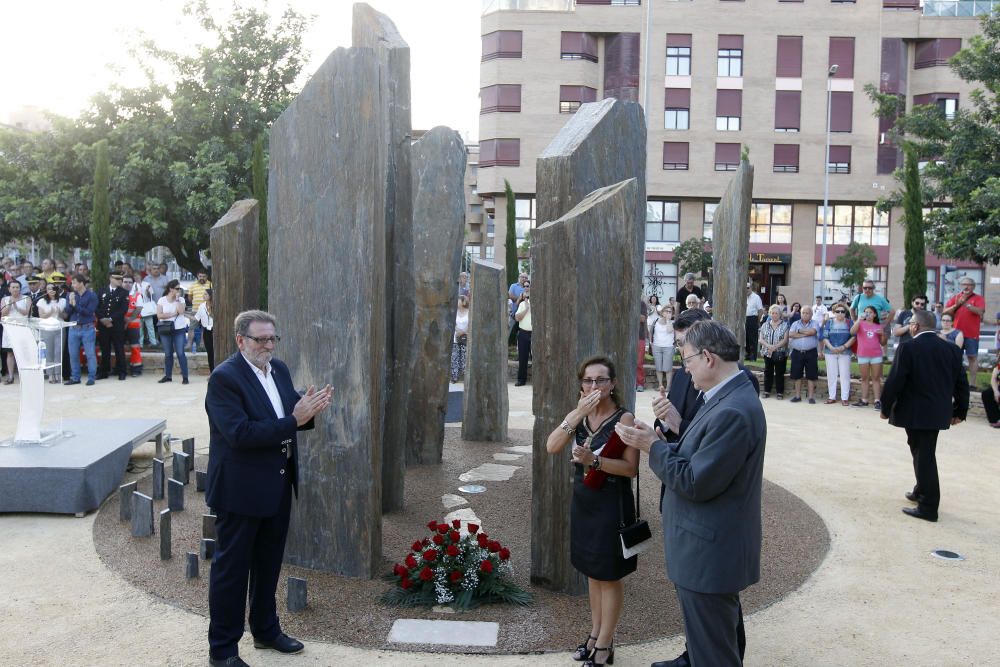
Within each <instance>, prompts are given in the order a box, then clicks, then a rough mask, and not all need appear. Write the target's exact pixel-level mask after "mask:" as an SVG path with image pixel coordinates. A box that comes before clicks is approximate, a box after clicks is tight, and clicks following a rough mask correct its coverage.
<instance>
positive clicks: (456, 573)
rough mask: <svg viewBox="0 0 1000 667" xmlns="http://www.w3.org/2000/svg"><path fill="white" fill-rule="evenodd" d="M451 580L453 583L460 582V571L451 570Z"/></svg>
mask: <svg viewBox="0 0 1000 667" xmlns="http://www.w3.org/2000/svg"><path fill="white" fill-rule="evenodd" d="M451 580H452V581H455V582H458V581H461V580H462V571H461V570H452V571H451Z"/></svg>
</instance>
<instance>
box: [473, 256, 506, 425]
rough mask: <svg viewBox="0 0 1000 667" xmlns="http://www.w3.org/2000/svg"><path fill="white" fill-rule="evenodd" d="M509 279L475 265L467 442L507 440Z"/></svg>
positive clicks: (487, 265)
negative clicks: (507, 296) (507, 295)
mask: <svg viewBox="0 0 1000 667" xmlns="http://www.w3.org/2000/svg"><path fill="white" fill-rule="evenodd" d="M506 278H507V275H506V270H505V269H504V267H502V266H500V265H499V264H494V263H493V262H487V261H484V260H480V259H477V260H475V261H474V262H473V263H472V282H471V295H472V299H471V301H472V304H471V312H470V313H469V345H468V351H467V356H466V362H465V367H466V371H465V391H464V393H463V396H462V439H463V440H484V441H489V442H504V441H505V440H506V439H507V412H508V409H509V408H508V402H507V335H508V331H507V299H506V294H507V280H506Z"/></svg>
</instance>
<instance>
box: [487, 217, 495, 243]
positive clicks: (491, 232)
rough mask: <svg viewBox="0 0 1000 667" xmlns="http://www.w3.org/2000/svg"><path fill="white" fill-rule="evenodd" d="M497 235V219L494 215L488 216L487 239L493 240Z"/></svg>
mask: <svg viewBox="0 0 1000 667" xmlns="http://www.w3.org/2000/svg"><path fill="white" fill-rule="evenodd" d="M496 234H497V226H496V218H494V217H493V216H492V215H488V216H486V238H488V239H492V238H494V237H495V236H496Z"/></svg>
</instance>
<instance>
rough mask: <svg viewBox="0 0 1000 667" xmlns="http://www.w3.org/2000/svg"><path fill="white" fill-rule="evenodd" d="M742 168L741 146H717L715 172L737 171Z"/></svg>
mask: <svg viewBox="0 0 1000 667" xmlns="http://www.w3.org/2000/svg"><path fill="white" fill-rule="evenodd" d="M739 166H740V144H715V170H716V171H736V169H737V168H738V167H739Z"/></svg>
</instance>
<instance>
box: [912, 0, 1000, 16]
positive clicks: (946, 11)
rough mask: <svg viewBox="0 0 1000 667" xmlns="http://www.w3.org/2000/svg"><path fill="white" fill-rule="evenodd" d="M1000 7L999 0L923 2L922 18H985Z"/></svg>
mask: <svg viewBox="0 0 1000 667" xmlns="http://www.w3.org/2000/svg"><path fill="white" fill-rule="evenodd" d="M997 7H1000V0H924V12H923V14H924V16H958V17H970V16H985V15H986V14H990V13H992V12H993V10H994V9H995V8H997Z"/></svg>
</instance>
